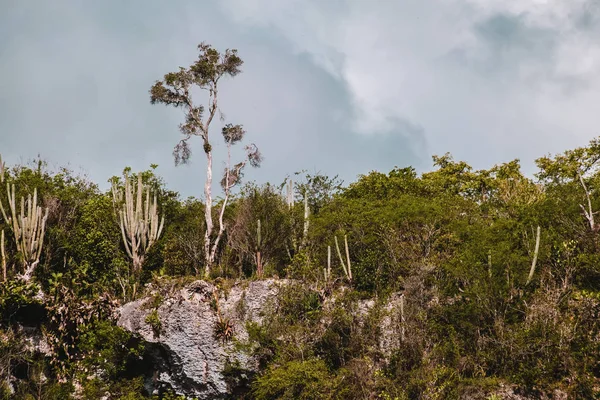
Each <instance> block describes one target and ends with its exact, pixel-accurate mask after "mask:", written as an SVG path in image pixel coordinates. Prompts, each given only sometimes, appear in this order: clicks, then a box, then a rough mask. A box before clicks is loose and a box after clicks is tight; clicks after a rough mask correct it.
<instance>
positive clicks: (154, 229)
mask: <svg viewBox="0 0 600 400" xmlns="http://www.w3.org/2000/svg"><path fill="white" fill-rule="evenodd" d="M144 191H145V192H146V193H145V194H146V195H145V196H144ZM112 193H113V199H114V201H115V203H122V209H121V210H119V226H120V228H121V234H122V237H123V244H124V245H125V250H126V252H127V255H128V256H129V258H131V260H132V261H133V271H134V273H137V272H139V271H141V269H142V264H143V263H144V259H145V257H146V254H147V252H148V250H149V249H150V247H152V245H153V244H154V243H155V242H156V241H157V240H158V238H159V237H160V235H161V233H162V229H163V226H164V222H165V219H164V217H162V218H161V219H160V223H159V218H158V206H157V201H156V195H154V198H153V201H152V203H151V202H150V189H149V188H146V187H145V186H144V184H143V183H142V176H141V175H138V179H137V189H136V187H135V183H133V182H131V181H130V179H129V176H128V175H127V174H125V196H124V202H123V193H122V192H121V191H119V190H118V189H117V187H116V185H115V184H114V183H113V186H112Z"/></svg>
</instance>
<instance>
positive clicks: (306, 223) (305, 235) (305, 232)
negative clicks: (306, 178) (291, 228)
mask: <svg viewBox="0 0 600 400" xmlns="http://www.w3.org/2000/svg"><path fill="white" fill-rule="evenodd" d="M306 192H307V191H306V190H305V191H304V230H303V231H302V246H305V245H306V242H307V241H308V227H309V222H310V220H309V219H308V217H309V215H310V209H309V208H308V194H307V193H306Z"/></svg>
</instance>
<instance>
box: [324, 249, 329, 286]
mask: <svg viewBox="0 0 600 400" xmlns="http://www.w3.org/2000/svg"><path fill="white" fill-rule="evenodd" d="M323 275H324V277H325V283H327V282H329V280H330V279H331V246H327V268H323Z"/></svg>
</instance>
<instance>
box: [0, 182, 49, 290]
mask: <svg viewBox="0 0 600 400" xmlns="http://www.w3.org/2000/svg"><path fill="white" fill-rule="evenodd" d="M6 193H7V196H8V205H9V208H10V214H7V213H6V210H5V209H4V206H3V204H2V202H0V209H1V210H2V216H3V217H4V220H5V221H6V222H7V223H8V225H9V226H10V227H11V229H12V231H13V235H14V239H15V244H16V247H17V251H18V252H19V254H20V255H21V257H22V260H23V274H22V275H21V276H20V277H21V278H22V279H23V280H25V281H29V280H30V279H31V276H32V275H33V271H34V270H35V267H36V266H37V265H38V264H39V262H40V255H41V254H42V246H43V241H44V233H45V231H46V220H47V219H48V209H47V208H46V210H45V211H44V210H42V208H41V207H39V206H38V198H37V189H34V190H33V197H32V196H31V194H29V195H28V196H27V201H25V198H24V197H21V212H20V213H18V209H17V202H16V199H15V185H14V184H13V185H10V184H8V183H7V184H6ZM3 260H4V261H5V258H4V257H3ZM3 267H4V263H3Z"/></svg>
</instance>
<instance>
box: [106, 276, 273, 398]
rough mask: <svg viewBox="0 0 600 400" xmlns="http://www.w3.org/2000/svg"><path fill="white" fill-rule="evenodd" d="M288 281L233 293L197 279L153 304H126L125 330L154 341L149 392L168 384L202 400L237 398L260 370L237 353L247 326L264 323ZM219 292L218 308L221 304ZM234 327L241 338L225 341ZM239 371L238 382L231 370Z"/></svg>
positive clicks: (239, 287)
mask: <svg viewBox="0 0 600 400" xmlns="http://www.w3.org/2000/svg"><path fill="white" fill-rule="evenodd" d="M283 284H285V281H283V280H272V279H271V280H261V281H254V282H243V283H239V284H236V285H234V286H233V287H231V288H230V289H228V290H217V288H216V287H215V286H214V285H213V284H211V283H208V282H205V281H196V282H193V283H192V284H190V285H188V286H186V287H185V288H182V289H180V290H178V291H175V293H173V294H171V295H169V296H167V297H166V298H164V299H163V300H161V301H160V302H159V304H153V301H154V300H153V297H152V296H150V297H147V298H144V299H141V300H137V301H134V302H131V303H128V304H126V305H124V306H123V307H122V308H121V315H120V318H119V321H118V324H119V326H121V327H123V328H124V329H126V330H128V331H130V332H133V333H136V334H138V335H139V336H141V337H142V339H144V340H145V341H146V342H148V343H149V348H150V355H151V358H152V360H151V361H152V364H153V366H154V369H155V370H154V374H153V378H152V380H149V382H148V385H147V386H148V388H149V389H150V390H151V391H156V390H158V388H160V387H161V386H168V387H170V388H171V389H173V390H174V391H175V392H176V393H178V394H182V395H186V396H189V397H196V398H198V399H219V398H227V397H228V396H230V395H232V394H235V393H236V390H238V389H239V387H238V386H241V384H242V383H243V382H240V380H241V381H243V380H244V378H245V376H244V375H245V374H251V373H253V372H255V371H257V368H258V365H257V363H256V361H255V360H254V359H253V358H252V357H251V356H249V355H248V354H247V353H246V352H243V351H240V350H239V349H236V345H235V343H236V342H239V341H241V342H243V341H244V340H246V339H247V338H248V333H247V331H246V323H247V322H249V321H253V322H258V323H260V321H261V320H262V311H263V310H264V308H265V306H266V305H267V303H268V302H269V301H272V299H275V298H276V295H277V293H278V291H279V288H280V287H281V285H283ZM215 293H216V294H217V296H216V297H217V298H218V304H217V301H216V300H215ZM219 326H220V327H221V328H223V327H230V328H232V329H233V333H234V336H235V340H233V341H231V340H230V341H226V340H224V337H223V336H221V337H219V335H218V328H219ZM232 369H234V370H235V371H236V373H235V375H236V376H235V379H230V377H229V376H228V375H229V374H227V373H226V371H227V370H232Z"/></svg>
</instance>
